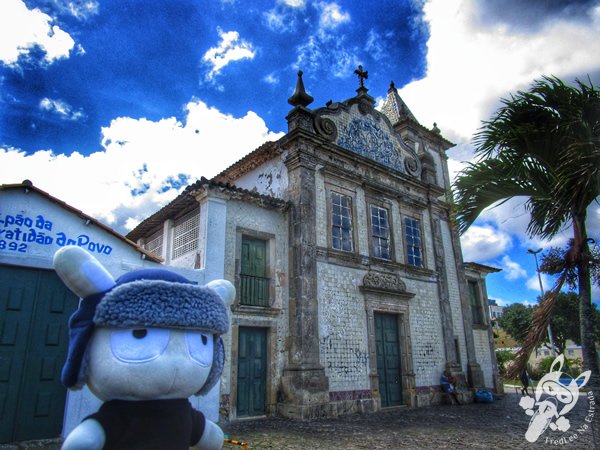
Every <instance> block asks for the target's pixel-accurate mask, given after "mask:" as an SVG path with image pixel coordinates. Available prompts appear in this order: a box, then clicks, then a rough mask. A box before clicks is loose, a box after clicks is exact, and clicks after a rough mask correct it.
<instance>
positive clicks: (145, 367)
mask: <svg viewBox="0 0 600 450" xmlns="http://www.w3.org/2000/svg"><path fill="white" fill-rule="evenodd" d="M88 352H89V353H88V365H87V384H88V387H89V388H90V390H91V391H92V392H93V393H94V394H95V395H96V396H97V397H98V398H100V399H101V400H104V401H107V400H112V399H119V400H164V399H173V398H186V397H189V396H191V395H193V394H195V393H197V392H198V391H199V390H200V389H201V388H202V386H204V384H205V382H206V380H207V378H208V375H209V373H210V370H211V367H212V363H213V353H214V336H213V334H212V333H206V332H202V331H195V330H189V331H187V330H179V329H174V328H172V329H169V328H157V327H148V328H145V327H133V328H98V329H96V330H95V331H94V334H93V336H92V339H91V342H90V344H89V349H88Z"/></svg>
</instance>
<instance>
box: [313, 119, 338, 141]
mask: <svg viewBox="0 0 600 450" xmlns="http://www.w3.org/2000/svg"><path fill="white" fill-rule="evenodd" d="M315 130H316V131H317V133H318V134H320V135H321V136H323V137H324V138H325V139H327V140H329V141H332V142H335V140H336V139H337V137H338V131H337V127H336V126H335V123H334V122H333V120H331V119H328V118H326V117H323V116H317V117H315Z"/></svg>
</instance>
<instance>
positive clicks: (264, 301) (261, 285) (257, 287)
mask: <svg viewBox="0 0 600 450" xmlns="http://www.w3.org/2000/svg"><path fill="white" fill-rule="evenodd" d="M240 303H241V304H242V305H252V306H269V279H268V278H267V242H266V241H263V240H261V239H251V238H247V237H244V238H243V239H242V261H241V267H240Z"/></svg>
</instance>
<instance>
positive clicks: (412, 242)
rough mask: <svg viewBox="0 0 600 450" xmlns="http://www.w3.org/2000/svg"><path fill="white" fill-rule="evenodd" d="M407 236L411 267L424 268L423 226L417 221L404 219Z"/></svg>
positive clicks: (408, 259)
mask: <svg viewBox="0 0 600 450" xmlns="http://www.w3.org/2000/svg"><path fill="white" fill-rule="evenodd" d="M404 230H405V236H406V257H407V263H408V264H409V265H410V266H415V267H422V266H423V249H422V245H421V225H420V223H419V221H418V220H417V219H413V218H412V217H405V218H404Z"/></svg>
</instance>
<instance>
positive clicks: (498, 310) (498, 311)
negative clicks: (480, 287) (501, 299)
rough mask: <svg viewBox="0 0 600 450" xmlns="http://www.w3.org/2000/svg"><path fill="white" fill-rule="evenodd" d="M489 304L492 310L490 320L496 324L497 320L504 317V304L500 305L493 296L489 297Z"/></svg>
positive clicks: (490, 310)
mask: <svg viewBox="0 0 600 450" xmlns="http://www.w3.org/2000/svg"><path fill="white" fill-rule="evenodd" d="M488 306H489V312H490V320H491V321H492V325H494V324H495V322H496V320H498V319H499V318H500V317H502V314H503V313H504V306H500V305H498V302H497V301H496V300H494V299H492V298H490V299H488Z"/></svg>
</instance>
